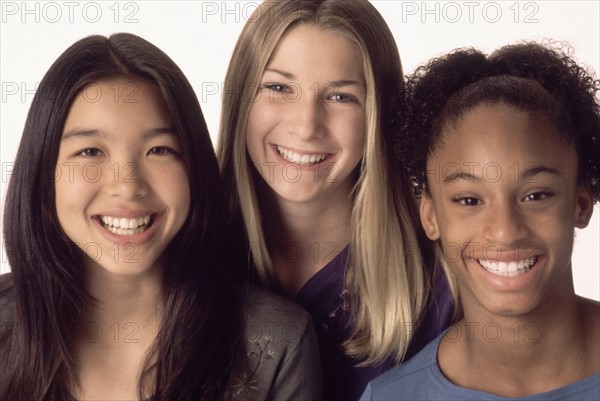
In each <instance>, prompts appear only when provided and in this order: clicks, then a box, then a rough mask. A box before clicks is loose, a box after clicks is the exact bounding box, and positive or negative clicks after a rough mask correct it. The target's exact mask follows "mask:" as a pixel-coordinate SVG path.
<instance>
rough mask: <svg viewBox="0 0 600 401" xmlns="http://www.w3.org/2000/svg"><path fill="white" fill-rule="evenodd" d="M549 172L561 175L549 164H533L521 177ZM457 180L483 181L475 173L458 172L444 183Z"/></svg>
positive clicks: (527, 177) (531, 176)
mask: <svg viewBox="0 0 600 401" xmlns="http://www.w3.org/2000/svg"><path fill="white" fill-rule="evenodd" d="M542 173H548V174H554V175H560V171H558V170H557V169H555V168H552V167H547V166H532V167H529V168H526V169H525V170H524V171H523V173H521V179H523V180H528V179H531V178H533V177H535V176H536V175H538V174H542ZM456 180H465V181H468V182H477V183H479V182H481V178H480V177H477V176H474V175H473V174H469V173H463V172H456V173H454V174H450V175H449V176H447V177H446V178H444V183H452V182H454V181H456Z"/></svg>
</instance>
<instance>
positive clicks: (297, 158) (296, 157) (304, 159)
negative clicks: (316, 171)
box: [277, 146, 327, 164]
mask: <svg viewBox="0 0 600 401" xmlns="http://www.w3.org/2000/svg"><path fill="white" fill-rule="evenodd" d="M277 152H278V153H279V154H280V155H281V157H283V158H284V159H285V160H287V161H290V162H292V163H296V164H315V163H319V162H321V161H323V160H324V159H325V158H326V157H327V153H321V154H312V155H301V154H299V153H296V152H293V151H291V150H289V149H286V148H284V147H281V146H277Z"/></svg>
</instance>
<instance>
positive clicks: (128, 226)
mask: <svg viewBox="0 0 600 401" xmlns="http://www.w3.org/2000/svg"><path fill="white" fill-rule="evenodd" d="M100 220H101V221H102V223H104V228H106V229H107V230H108V231H110V232H111V233H113V234H118V235H133V234H137V233H141V232H143V231H145V230H146V229H147V228H148V223H150V215H148V216H143V217H134V218H132V219H127V218H125V217H120V218H119V217H111V216H100Z"/></svg>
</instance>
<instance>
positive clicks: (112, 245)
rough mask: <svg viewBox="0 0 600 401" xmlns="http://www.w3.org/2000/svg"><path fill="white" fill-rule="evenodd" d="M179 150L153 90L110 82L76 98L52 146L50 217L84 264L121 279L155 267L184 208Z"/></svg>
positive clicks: (134, 82) (186, 198) (186, 197)
mask: <svg viewBox="0 0 600 401" xmlns="http://www.w3.org/2000/svg"><path fill="white" fill-rule="evenodd" d="M91 100H93V101H91ZM179 151H180V150H179V144H178V140H177V137H176V136H175V133H174V130H173V128H172V125H171V121H170V117H169V114H168V112H167V110H166V107H165V105H164V103H163V102H162V99H161V97H160V94H159V91H158V88H157V87H156V86H155V85H154V84H152V83H150V82H148V81H146V80H143V79H135V78H134V79H127V80H125V79H122V78H115V79H110V80H105V81H100V82H97V83H95V84H93V85H90V86H88V87H86V88H84V90H83V91H82V92H81V93H80V94H79V95H78V96H77V97H76V99H75V101H74V102H73V105H72V106H71V109H70V111H69V114H68V116H67V119H66V122H65V126H64V129H63V135H62V139H61V143H60V149H59V155H58V161H57V172H56V177H57V181H56V211H57V215H58V219H59V222H60V225H61V227H62V229H63V230H64V231H65V233H66V234H67V236H68V237H69V238H70V239H71V240H72V241H73V242H75V243H76V244H77V245H78V247H79V248H80V249H81V250H82V251H84V252H85V253H86V254H87V255H88V256H89V257H90V258H91V259H87V258H86V260H88V261H89V264H90V265H95V264H96V263H97V264H98V265H100V266H102V267H103V268H104V269H106V270H108V271H109V272H111V273H114V274H126V275H128V274H138V273H141V272H143V271H145V270H147V269H149V268H151V267H153V266H156V262H157V261H158V260H159V258H160V256H161V255H162V253H163V251H164V250H165V248H166V247H167V245H168V244H169V243H170V242H171V240H172V239H173V237H174V236H175V234H176V233H177V232H178V231H179V230H180V228H181V227H182V225H183V223H184V221H185V219H186V216H187V214H188V211H189V208H190V192H189V185H188V178H187V174H186V169H185V166H184V163H183V160H182V159H181V158H180V157H179Z"/></svg>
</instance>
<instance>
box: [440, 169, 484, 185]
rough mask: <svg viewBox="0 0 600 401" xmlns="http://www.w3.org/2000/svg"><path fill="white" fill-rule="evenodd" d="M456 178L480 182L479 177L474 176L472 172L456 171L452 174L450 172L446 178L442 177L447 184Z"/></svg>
mask: <svg viewBox="0 0 600 401" xmlns="http://www.w3.org/2000/svg"><path fill="white" fill-rule="evenodd" d="M457 180H465V181H469V182H481V178H480V177H477V176H474V175H473V174H469V173H463V172H456V173H454V174H450V175H449V176H447V177H446V178H444V183H445V184H448V183H451V182H454V181H457Z"/></svg>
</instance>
